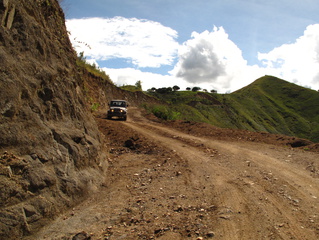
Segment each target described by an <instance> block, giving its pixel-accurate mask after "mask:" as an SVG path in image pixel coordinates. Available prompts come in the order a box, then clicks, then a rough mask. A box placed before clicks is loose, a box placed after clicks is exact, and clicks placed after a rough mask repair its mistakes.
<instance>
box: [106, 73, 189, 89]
mask: <svg viewBox="0 0 319 240" xmlns="http://www.w3.org/2000/svg"><path fill="white" fill-rule="evenodd" d="M102 70H104V71H105V72H106V73H107V74H108V75H109V76H110V78H111V79H112V81H113V82H114V83H115V84H116V85H117V86H123V85H135V83H136V82H137V81H141V82H142V88H143V90H144V91H146V90H148V89H150V88H152V87H155V88H161V87H173V86H174V85H178V86H179V87H180V88H181V89H182V90H185V89H186V87H188V85H187V83H186V82H185V81H183V80H182V79H177V78H175V77H174V76H170V75H161V74H156V73H151V72H142V71H141V70H138V69H133V68H121V69H112V68H102Z"/></svg>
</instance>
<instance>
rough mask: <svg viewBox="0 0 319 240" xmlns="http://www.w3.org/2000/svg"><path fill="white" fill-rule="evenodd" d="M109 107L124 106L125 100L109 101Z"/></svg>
mask: <svg viewBox="0 0 319 240" xmlns="http://www.w3.org/2000/svg"><path fill="white" fill-rule="evenodd" d="M110 106H111V107H126V102H123V101H111V103H110Z"/></svg>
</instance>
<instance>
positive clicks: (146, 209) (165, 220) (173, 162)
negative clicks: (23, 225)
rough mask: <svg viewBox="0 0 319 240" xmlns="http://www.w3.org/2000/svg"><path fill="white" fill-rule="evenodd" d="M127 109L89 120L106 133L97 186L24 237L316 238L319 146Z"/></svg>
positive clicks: (318, 233)
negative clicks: (119, 117) (122, 116)
mask: <svg viewBox="0 0 319 240" xmlns="http://www.w3.org/2000/svg"><path fill="white" fill-rule="evenodd" d="M129 114H130V115H129V118H128V121H127V122H124V121H116V120H113V121H110V120H106V119H104V118H103V114H102V115H100V117H99V118H97V119H96V121H97V123H98V125H99V127H100V131H101V132H102V133H103V134H104V135H105V136H106V139H109V140H108V143H107V144H108V145H109V146H108V149H109V151H110V158H109V159H108V162H109V167H108V171H106V173H105V174H106V175H107V176H106V182H105V184H104V186H103V188H102V189H99V190H98V191H97V192H96V194H94V195H92V196H90V197H89V199H88V200H87V201H85V202H84V203H83V204H81V205H79V206H77V207H75V208H74V209H73V210H71V211H70V212H68V213H66V214H64V215H62V216H60V217H59V218H58V219H56V220H55V221H54V222H52V223H51V224H49V225H48V226H47V227H45V228H43V229H42V230H41V231H40V232H39V233H38V234H37V235H36V236H32V239H72V237H73V239H80V238H76V237H75V235H76V234H80V233H81V234H82V237H84V238H81V239H170V240H171V239H225V240H228V239H309V240H311V239H319V210H318V207H319V204H318V203H319V199H318V198H319V184H318V183H319V162H318V161H319V153H318V152H316V151H310V150H309V149H307V151H305V150H304V149H303V148H304V147H302V148H293V147H291V144H290V143H291V140H293V141H299V140H298V139H292V138H291V137H284V136H277V135H270V134H266V133H250V132H244V131H235V130H228V129H224V130H223V129H217V128H214V127H209V126H207V125H204V124H194V123H189V122H188V123H187V122H184V123H183V122H173V123H166V124H163V123H160V122H154V121H151V120H150V119H149V118H145V117H144V114H143V113H142V111H141V110H139V109H137V108H130V112H129ZM81 234H80V235H81ZM78 236H79V235H78ZM30 239H31V238H30Z"/></svg>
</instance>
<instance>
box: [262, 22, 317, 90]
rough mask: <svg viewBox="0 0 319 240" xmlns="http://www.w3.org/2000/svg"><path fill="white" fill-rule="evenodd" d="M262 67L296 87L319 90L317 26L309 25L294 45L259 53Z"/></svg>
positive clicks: (285, 45)
mask: <svg viewBox="0 0 319 240" xmlns="http://www.w3.org/2000/svg"><path fill="white" fill-rule="evenodd" d="M258 59H259V60H260V61H262V63H263V67H264V68H265V69H266V70H267V71H270V72H272V74H273V75H276V76H278V77H281V78H283V79H285V80H287V81H291V82H294V83H296V84H298V85H302V86H308V87H312V88H314V89H317V88H319V24H314V25H309V26H308V27H307V28H306V30H305V31H304V35H303V36H301V37H299V38H298V39H297V40H296V41H295V42H294V43H291V44H284V45H282V46H280V47H277V48H275V49H273V50H272V51H270V52H268V53H259V54H258Z"/></svg>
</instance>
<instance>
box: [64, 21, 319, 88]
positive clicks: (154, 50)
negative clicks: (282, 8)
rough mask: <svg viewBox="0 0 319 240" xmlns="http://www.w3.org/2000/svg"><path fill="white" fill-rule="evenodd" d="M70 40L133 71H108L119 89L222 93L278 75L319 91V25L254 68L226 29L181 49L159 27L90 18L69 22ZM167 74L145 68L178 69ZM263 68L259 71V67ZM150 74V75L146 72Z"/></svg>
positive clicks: (261, 56)
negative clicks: (175, 88) (137, 87)
mask: <svg viewBox="0 0 319 240" xmlns="http://www.w3.org/2000/svg"><path fill="white" fill-rule="evenodd" d="M66 24H67V28H68V30H69V31H70V32H71V36H70V39H71V41H72V44H73V46H74V47H75V48H76V50H77V51H78V52H82V51H84V53H85V56H87V58H88V61H92V62H94V63H95V64H96V65H97V62H96V61H99V62H100V61H103V60H109V59H121V60H125V61H128V62H129V63H130V64H128V66H130V67H129V68H123V67H122V66H119V68H118V69H115V68H103V69H104V70H105V71H106V73H107V74H109V75H110V77H111V79H112V80H113V81H114V82H115V83H116V84H117V85H123V84H130V85H132V84H135V83H136V82H137V81H139V80H140V81H142V87H143V89H144V90H147V89H149V88H152V87H156V88H160V87H169V86H174V85H179V86H180V87H181V89H185V88H186V87H194V86H198V87H201V88H203V89H208V90H211V89H216V90H218V92H226V91H234V90H237V89H240V88H242V87H244V86H246V85H248V84H250V83H251V82H253V81H254V80H256V79H257V78H259V77H261V76H263V75H266V74H267V75H273V76H276V77H280V78H283V79H285V80H288V81H291V82H294V83H296V84H299V85H301V86H307V87H311V88H313V89H316V90H317V89H319V24H314V25H309V26H308V27H307V28H306V30H305V31H304V34H303V35H302V36H300V37H299V38H298V39H296V40H295V41H294V42H293V43H289V44H284V45H282V46H278V47H276V48H274V49H273V50H272V51H270V52H268V53H258V58H256V64H255V65H253V66H251V65H248V64H247V61H246V60H245V59H244V58H243V56H242V51H241V50H240V49H239V48H238V47H237V45H236V44H235V43H234V42H233V41H232V40H230V39H229V36H228V34H227V33H226V31H225V30H224V28H223V27H214V28H213V30H212V31H204V32H202V33H197V32H193V33H192V35H191V38H190V39H189V40H188V41H185V42H184V43H183V44H181V45H179V43H178V42H177V40H176V39H177V36H178V34H177V32H176V31H175V30H173V29H171V28H169V27H165V26H163V25H161V24H160V23H158V22H153V21H148V20H141V19H136V18H131V19H127V18H123V17H115V18H87V19H70V20H67V22H66ZM176 60H177V63H176V65H175V66H174V69H173V70H172V71H170V72H165V73H163V74H156V73H151V72H144V71H142V70H141V69H136V67H137V68H144V67H161V66H163V65H173V64H174V62H175V61H176ZM257 64H258V65H257ZM144 70H145V69H144Z"/></svg>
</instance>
